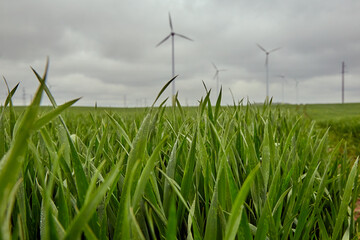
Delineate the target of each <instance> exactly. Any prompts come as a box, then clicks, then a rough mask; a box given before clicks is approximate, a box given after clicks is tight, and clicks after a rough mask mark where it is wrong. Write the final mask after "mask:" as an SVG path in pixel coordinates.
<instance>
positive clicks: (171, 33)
mask: <svg viewBox="0 0 360 240" xmlns="http://www.w3.org/2000/svg"><path fill="white" fill-rule="evenodd" d="M169 25H170V30H171V31H170V34H169V35H168V36H166V37H165V38H164V39H163V40H162V41H161V42H159V43H158V44H157V45H156V47H158V46H160V45H161V44H162V43H164V42H165V41H166V40H168V39H169V38H170V37H171V43H172V77H173V78H174V77H175V57H174V52H175V49H174V48H175V47H174V36H175V35H176V36H179V37H182V38H185V39H187V40H190V41H193V40H192V39H191V38H188V37H186V36H184V35H182V34H178V33H175V32H174V29H173V25H172V21H171V16H170V13H169ZM172 104H173V106H174V105H175V80H174V81H173V82H172Z"/></svg>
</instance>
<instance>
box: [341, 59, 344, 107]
mask: <svg viewBox="0 0 360 240" xmlns="http://www.w3.org/2000/svg"><path fill="white" fill-rule="evenodd" d="M341 76H342V77H341V80H342V84H341V103H342V104H344V82H345V62H344V61H343V62H342V70H341Z"/></svg>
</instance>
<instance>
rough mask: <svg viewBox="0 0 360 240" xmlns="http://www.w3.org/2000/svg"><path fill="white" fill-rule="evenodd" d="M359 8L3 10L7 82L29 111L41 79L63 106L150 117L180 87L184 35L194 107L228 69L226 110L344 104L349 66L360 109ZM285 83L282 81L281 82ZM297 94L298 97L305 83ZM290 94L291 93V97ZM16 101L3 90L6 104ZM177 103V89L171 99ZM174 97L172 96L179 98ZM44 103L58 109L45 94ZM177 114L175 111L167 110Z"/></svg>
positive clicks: (107, 3) (231, 5)
mask: <svg viewBox="0 0 360 240" xmlns="http://www.w3.org/2000/svg"><path fill="white" fill-rule="evenodd" d="M359 12H360V1H359V0H327V1H324V0H303V1H299V0H287V1H284V0H283V1H280V0H272V1H268V0H257V1H254V0H177V1H175V0H138V1H133V0H121V1H119V0H103V1H99V0H86V1H85V0H77V1H73V0H52V1H48V0H32V1H29V0H16V1H14V0H1V1H0V74H1V75H3V76H4V77H5V78H6V80H7V82H8V84H9V87H10V88H13V87H14V86H15V85H16V84H17V83H20V85H19V88H18V90H17V92H16V94H15V96H14V98H13V101H14V103H15V104H17V105H23V104H29V102H30V100H31V98H32V96H33V94H34V93H35V91H36V88H37V86H38V81H37V79H36V77H35V75H34V73H33V72H32V70H31V68H30V67H33V68H34V69H35V70H36V71H38V72H39V73H41V74H42V73H43V71H44V67H45V63H46V59H47V57H49V59H50V68H49V73H48V78H47V84H48V86H49V88H50V90H51V92H52V93H53V95H54V97H55V99H56V100H57V102H58V103H59V104H61V103H64V102H66V101H69V100H72V99H75V98H78V97H82V98H81V100H79V101H78V103H76V105H78V106H94V105H95V103H97V105H98V106H104V107H124V106H126V107H142V106H145V105H146V106H148V105H150V104H152V102H153V101H154V99H155V98H156V96H157V94H158V92H159V91H160V90H161V88H162V87H163V86H164V85H165V83H166V82H167V81H168V80H170V79H171V77H172V73H171V41H170V39H169V40H168V41H166V42H164V43H163V44H161V45H160V46H158V47H156V45H157V44H158V43H159V42H160V41H161V40H163V39H164V38H165V37H166V36H167V35H168V34H169V33H170V27H169V17H168V14H169V13H170V14H171V18H172V24H173V27H174V31H175V32H176V33H179V34H183V35H185V36H187V37H189V38H191V39H193V40H194V41H189V40H187V39H184V38H180V37H175V73H176V75H178V77H177V78H176V91H178V96H179V100H180V102H181V103H182V105H184V106H186V105H195V104H197V102H198V101H199V100H200V99H201V98H202V97H204V95H205V89H204V85H203V82H204V83H205V85H206V86H207V88H208V89H212V94H211V96H212V98H211V99H212V101H215V99H216V79H214V74H215V69H214V67H213V65H212V63H214V64H215V65H216V66H217V67H218V68H219V69H226V71H222V72H219V81H220V84H221V86H222V90H223V101H222V103H223V105H228V104H232V102H233V99H235V101H236V102H237V101H239V100H241V99H246V101H247V100H249V101H250V102H256V103H261V102H263V101H264V100H265V97H266V77H265V76H266V70H265V69H266V68H265V53H264V52H263V51H262V50H261V49H260V48H259V47H258V46H257V44H260V45H261V46H262V47H263V48H265V49H266V50H271V49H274V48H277V47H281V49H279V50H277V51H274V52H272V53H271V54H270V55H269V84H270V85H269V86H270V87H269V92H270V96H272V97H273V101H274V102H279V103H280V102H285V103H291V104H296V103H340V102H341V71H342V68H341V64H342V61H344V62H345V102H360V94H359V93H360V27H359V26H360V25H359V23H360V14H359ZM280 75H283V76H284V77H283V78H282V77H279V76H280ZM295 80H296V81H297V82H298V85H297V87H296V81H295ZM283 89H284V91H283ZM6 96H7V90H6V85H5V83H4V81H1V82H0V104H3V103H4V101H5V98H6ZM170 96H171V88H169V89H167V90H166V91H165V92H164V96H163V98H162V99H165V98H166V97H170ZM170 98H171V97H170ZM42 104H43V105H47V104H49V101H48V100H47V98H46V96H45V97H44V98H43V100H42ZM168 105H171V101H169V102H168Z"/></svg>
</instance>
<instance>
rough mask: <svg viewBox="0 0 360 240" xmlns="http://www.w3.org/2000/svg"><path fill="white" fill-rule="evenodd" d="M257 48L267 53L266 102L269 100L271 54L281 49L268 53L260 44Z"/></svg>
mask: <svg viewBox="0 0 360 240" xmlns="http://www.w3.org/2000/svg"><path fill="white" fill-rule="evenodd" d="M257 46H258V47H259V48H260V49H261V50H262V51H264V52H265V55H266V57H265V68H266V100H268V99H269V54H270V53H272V52H275V51H277V50H279V49H280V48H281V47H278V48H274V49H272V50H270V51H267V50H266V49H265V48H263V47H262V46H261V45H260V44H258V43H257Z"/></svg>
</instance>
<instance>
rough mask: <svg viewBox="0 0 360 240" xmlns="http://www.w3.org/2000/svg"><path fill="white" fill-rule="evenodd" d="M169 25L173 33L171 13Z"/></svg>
mask: <svg viewBox="0 0 360 240" xmlns="http://www.w3.org/2000/svg"><path fill="white" fill-rule="evenodd" d="M169 24H170V29H171V31H173V25H172V21H171V16H170V12H169Z"/></svg>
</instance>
